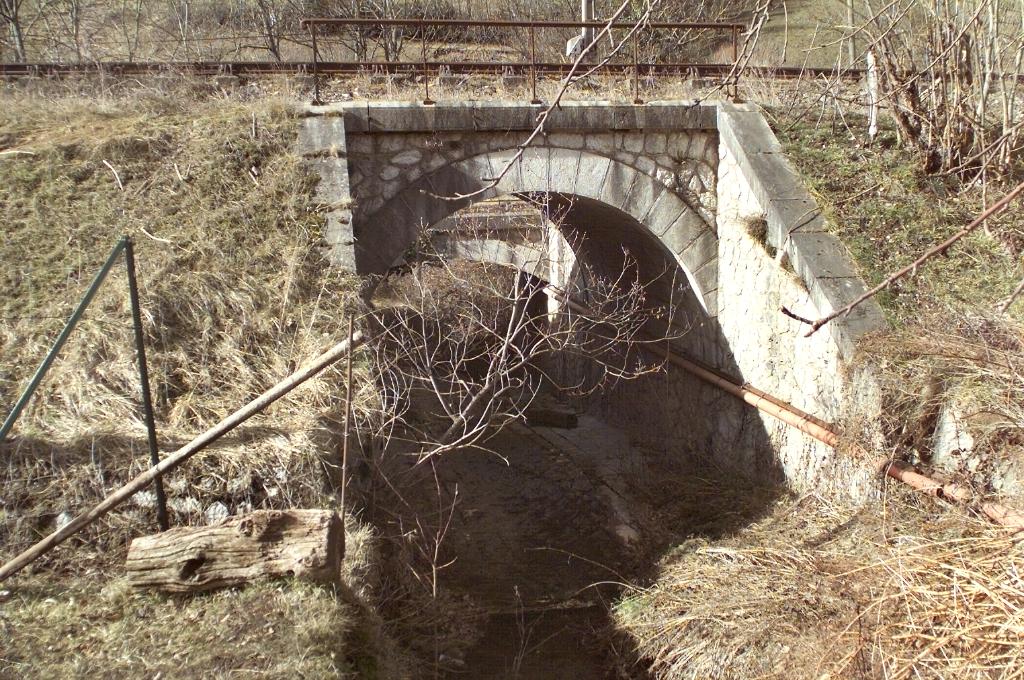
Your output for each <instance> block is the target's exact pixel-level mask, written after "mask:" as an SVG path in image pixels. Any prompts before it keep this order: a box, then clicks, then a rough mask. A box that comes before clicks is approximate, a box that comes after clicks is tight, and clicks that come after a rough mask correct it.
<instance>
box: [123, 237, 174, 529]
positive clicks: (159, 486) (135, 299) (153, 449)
mask: <svg viewBox="0 0 1024 680" xmlns="http://www.w3.org/2000/svg"><path fill="white" fill-rule="evenodd" d="M124 244H125V246H124V260H125V265H126V267H127V269H128V296H129V298H130V299H131V303H132V325H133V326H134V327H135V354H136V356H137V357H138V360H139V384H140V387H141V388H142V411H143V415H144V416H145V419H146V435H147V440H148V442H149V464H150V466H152V467H156V466H157V465H159V464H160V450H159V449H158V448H157V442H156V420H155V419H154V418H153V397H152V395H151V394H150V392H149V367H148V366H147V365H146V340H145V335H144V334H143V332H142V307H141V306H140V305H139V284H138V281H136V280H135V251H134V249H133V247H132V239H131V237H130V236H125V237H124ZM153 490H154V491H155V492H156V519H157V522H159V524H160V530H161V531H167V530H168V529H169V528H170V523H169V522H168V521H167V497H166V496H165V495H164V481H163V477H161V476H160V475H157V476H156V477H155V478H154V479H153Z"/></svg>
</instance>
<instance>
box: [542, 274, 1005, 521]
mask: <svg viewBox="0 0 1024 680" xmlns="http://www.w3.org/2000/svg"><path fill="white" fill-rule="evenodd" d="M543 290H544V293H545V294H547V295H549V296H551V297H553V298H555V299H556V300H558V301H559V302H561V303H563V304H565V305H566V306H568V307H569V308H570V309H572V310H574V311H576V312H578V313H580V314H588V315H592V314H593V311H592V310H591V309H589V308H588V307H586V306H585V305H582V304H580V303H579V302H577V301H576V300H574V299H573V298H571V297H570V296H569V295H568V294H567V293H566V292H565V291H563V290H561V289H559V288H558V287H556V286H553V285H551V284H548V285H546V286H545V287H544V289H543ZM652 351H653V350H652ZM665 356H666V358H667V359H668V361H669V362H670V363H672V364H674V365H676V366H679V367H680V368H682V369H683V370H685V371H686V372H687V373H690V374H691V375H693V376H695V377H697V378H699V379H701V380H703V381H704V382H707V383H709V384H711V385H714V386H716V387H718V388H720V389H721V390H723V391H725V392H728V393H729V394H731V395H733V396H735V397H737V398H739V399H742V400H743V401H744V402H746V403H747V404H750V405H751V406H753V407H754V408H756V409H757V410H759V411H761V412H762V413H767V414H768V415H770V416H773V417H775V418H777V419H778V420H780V421H782V422H784V423H786V424H787V425H791V426H792V427H795V428H796V429H798V430H800V431H801V432H803V433H805V434H807V435H810V436H811V437H813V438H814V439H817V440H818V441H820V442H821V443H823V444H825V445H827V446H831V447H832V448H838V446H839V433H838V432H837V431H836V430H835V427H834V426H833V425H830V424H829V423H826V422H824V421H822V420H820V419H819V418H815V417H814V416H812V415H810V414H808V413H805V412H804V411H801V410H800V409H798V408H797V407H795V406H793V405H792V404H790V403H788V402H786V401H784V400H782V399H779V398H778V397H774V396H772V395H770V394H768V393H767V392H763V391H762V390H759V389H757V388H756V387H753V386H751V385H749V384H747V383H744V384H738V383H736V382H735V381H733V380H731V379H729V378H727V377H725V376H723V375H721V374H719V373H717V372H716V371H714V370H712V369H710V368H707V367H705V366H702V365H700V364H698V363H696V362H694V361H691V360H689V359H686V358H684V357H681V356H679V355H678V354H676V353H674V352H672V351H671V350H668V351H667V352H666V353H665ZM874 467H875V468H876V469H878V470H879V471H880V472H884V474H886V475H887V476H889V477H891V478H893V479H895V480H897V481H899V482H902V483H904V484H906V485H907V486H909V487H911V488H912V489H916V490H918V491H922V492H924V493H927V494H930V495H932V496H936V497H937V498H941V499H943V500H946V501H949V502H951V503H959V504H962V505H971V504H973V503H974V502H975V497H974V493H973V492H972V491H971V490H970V489H968V488H966V487H963V486H961V485H959V484H943V483H942V482H939V481H937V480H935V479H933V478H931V477H929V476H927V475H924V474H922V473H920V472H917V471H916V470H914V469H913V468H912V467H911V466H910V465H908V464H907V463H904V462H901V461H894V460H891V459H889V458H884V459H881V460H879V461H877V462H876V464H875V466H874ZM976 508H977V510H979V511H980V512H981V513H982V514H984V515H985V516H986V517H988V518H989V519H990V520H992V521H993V522H995V523H996V524H999V525H1001V526H1004V527H1007V528H1010V529H1015V530H1018V531H1019V530H1024V514H1022V513H1020V512H1018V511H1017V510H1014V509H1013V508H1009V507H1006V506H1005V505H1002V504H1001V503H992V502H981V503H978V504H977V505H976Z"/></svg>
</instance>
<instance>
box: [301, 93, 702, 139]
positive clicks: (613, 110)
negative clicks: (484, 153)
mask: <svg viewBox="0 0 1024 680" xmlns="http://www.w3.org/2000/svg"><path fill="white" fill-rule="evenodd" d="M545 108H546V105H545V104H529V103H523V102H495V101H442V102H438V103H436V104H431V105H426V104H420V103H419V102H388V101H359V102H339V103H334V104H326V105H322V106H314V105H312V104H308V105H305V106H304V107H302V109H301V110H300V115H302V116H343V117H344V119H345V129H346V130H348V132H350V133H360V132H445V131H453V132H455V131H458V132H466V131H472V130H475V131H480V132H486V131H498V130H500V131H510V130H532V129H533V128H534V126H535V125H536V122H537V115H538V114H539V113H540V112H541V111H543V110H544V109H545ZM717 116H718V107H717V105H715V104H705V103H701V102H697V101H691V100H675V101H655V102H648V103H646V104H628V103H623V102H618V101H569V102H563V103H562V104H560V105H559V106H558V108H556V109H554V110H552V112H551V115H550V116H549V118H548V122H547V125H546V129H547V131H549V132H554V131H557V130H572V131H578V132H587V131H603V132H607V131H609V130H679V129H689V130H715V129H716V126H717Z"/></svg>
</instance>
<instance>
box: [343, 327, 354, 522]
mask: <svg viewBox="0 0 1024 680" xmlns="http://www.w3.org/2000/svg"><path fill="white" fill-rule="evenodd" d="M354 321H355V317H353V316H352V312H351V311H350V312H349V315H348V346H349V347H350V348H351V347H352V334H353V331H354V328H353V324H354ZM353 354H354V352H353V351H352V350H351V349H350V350H349V353H348V356H347V357H346V358H345V361H346V364H347V366H346V368H345V372H346V378H345V426H344V427H343V428H342V432H341V515H342V517H344V516H345V487H346V486H348V432H349V424H350V423H351V421H352V355H353Z"/></svg>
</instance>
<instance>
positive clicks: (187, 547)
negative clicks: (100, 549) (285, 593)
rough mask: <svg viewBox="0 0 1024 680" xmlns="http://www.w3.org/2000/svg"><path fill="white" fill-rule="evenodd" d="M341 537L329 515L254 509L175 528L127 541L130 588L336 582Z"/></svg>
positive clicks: (334, 516)
mask: <svg viewBox="0 0 1024 680" xmlns="http://www.w3.org/2000/svg"><path fill="white" fill-rule="evenodd" d="M344 552H345V531H344V528H343V527H342V523H341V518H340V517H338V513H336V512H333V511H330V510H259V511H256V512H253V513H250V514H247V515H240V516H237V517H228V518H227V519H225V520H223V521H222V522H220V523H219V524H217V525H215V526H209V527H179V528H176V529H171V530H169V531H164V532H162V533H159V534H153V535H151V536H141V537H139V538H136V539H135V540H133V541H132V543H131V546H130V547H129V548H128V559H127V561H126V563H125V568H126V571H127V576H128V582H129V583H131V585H132V586H134V587H136V588H146V589H153V590H160V591H163V592H170V593H197V592H202V591H206V590H215V589H218V588H228V587H232V586H239V585H242V584H244V583H246V582H249V581H254V580H258V579H264V578H284V577H294V578H298V579H302V580H305V581H312V582H314V583H323V584H332V583H336V582H337V581H338V579H339V577H340V574H341V559H342V557H343V556H344Z"/></svg>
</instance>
